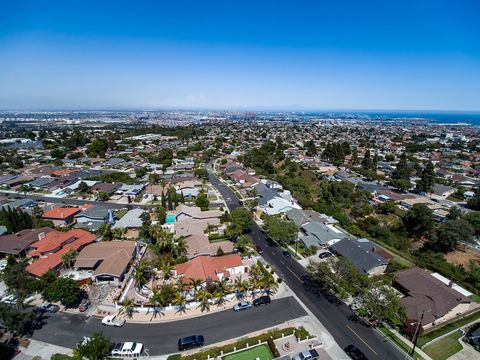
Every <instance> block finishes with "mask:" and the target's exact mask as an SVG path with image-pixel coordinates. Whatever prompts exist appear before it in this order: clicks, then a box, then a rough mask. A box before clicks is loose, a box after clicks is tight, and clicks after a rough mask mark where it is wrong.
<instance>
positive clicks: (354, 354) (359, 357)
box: [344, 345, 368, 360]
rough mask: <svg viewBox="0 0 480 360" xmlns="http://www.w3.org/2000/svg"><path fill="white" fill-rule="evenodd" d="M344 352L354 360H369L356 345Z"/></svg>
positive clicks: (348, 347) (349, 346)
mask: <svg viewBox="0 0 480 360" xmlns="http://www.w3.org/2000/svg"><path fill="white" fill-rule="evenodd" d="M344 350H345V352H346V353H347V355H348V356H350V358H352V359H353V360H368V358H367V357H366V356H365V354H364V353H363V352H362V351H361V350H360V349H359V348H357V347H356V346H355V345H348V346H347V347H345V349H344Z"/></svg>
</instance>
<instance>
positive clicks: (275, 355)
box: [267, 338, 280, 359]
mask: <svg viewBox="0 0 480 360" xmlns="http://www.w3.org/2000/svg"><path fill="white" fill-rule="evenodd" d="M267 344H268V347H269V348H270V351H271V352H272V354H273V358H274V359H276V358H279V357H280V353H279V352H278V350H277V347H276V346H275V343H274V342H273V339H272V338H268V340H267Z"/></svg>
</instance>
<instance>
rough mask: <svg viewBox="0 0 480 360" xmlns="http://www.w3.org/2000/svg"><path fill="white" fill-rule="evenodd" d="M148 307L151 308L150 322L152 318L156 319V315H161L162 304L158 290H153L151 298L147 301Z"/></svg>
mask: <svg viewBox="0 0 480 360" xmlns="http://www.w3.org/2000/svg"><path fill="white" fill-rule="evenodd" d="M148 303H149V305H152V306H153V314H152V317H151V319H150V321H152V319H153V318H156V317H157V316H158V315H163V312H162V310H163V304H162V297H161V294H160V292H159V291H158V289H153V293H152V296H151V297H150V299H148Z"/></svg>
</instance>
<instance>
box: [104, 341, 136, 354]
mask: <svg viewBox="0 0 480 360" xmlns="http://www.w3.org/2000/svg"><path fill="white" fill-rule="evenodd" d="M142 350H143V344H142V343H136V342H130V341H129V342H125V343H117V344H114V345H113V350H112V352H111V353H110V354H111V355H112V356H117V357H135V356H140V354H141V353H142Z"/></svg>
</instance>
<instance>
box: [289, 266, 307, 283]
mask: <svg viewBox="0 0 480 360" xmlns="http://www.w3.org/2000/svg"><path fill="white" fill-rule="evenodd" d="M285 267H286V268H287V270H288V271H290V272H291V273H292V274H293V276H295V277H296V278H297V279H298V281H300V282H301V283H302V284H303V280H302V279H300V278H299V277H298V275H297V274H295V273H294V272H293V271H292V269H290V268H289V267H288V266H285Z"/></svg>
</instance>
